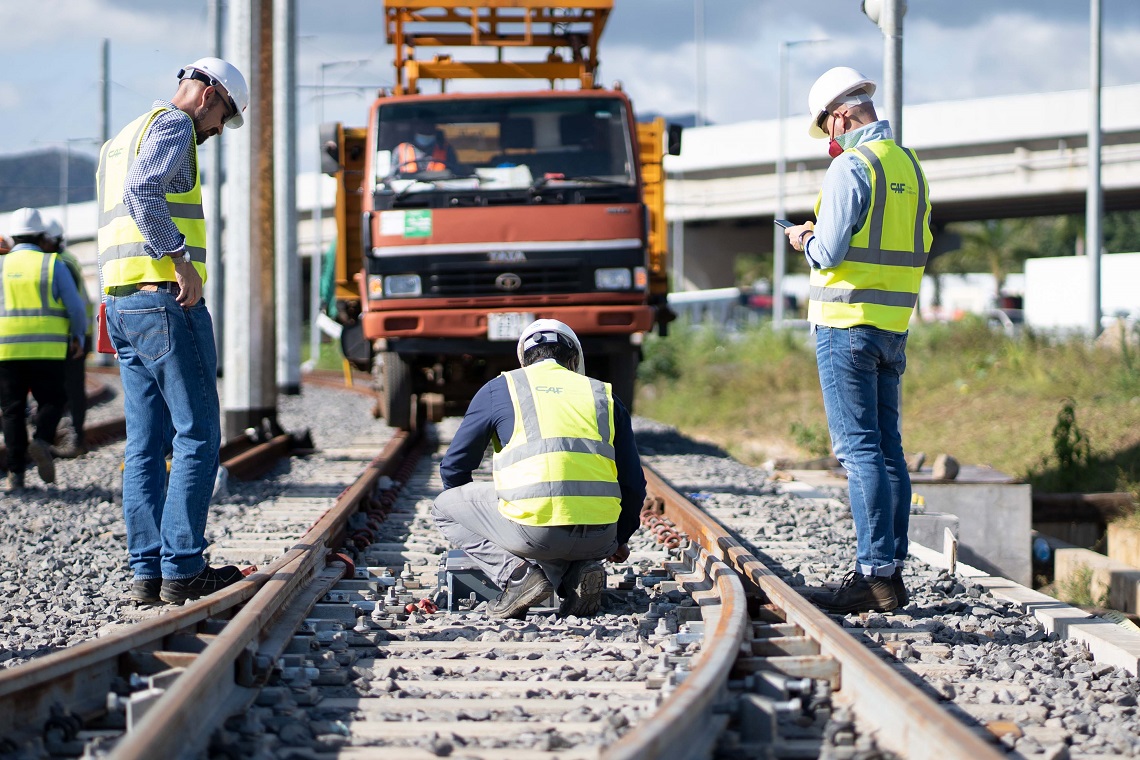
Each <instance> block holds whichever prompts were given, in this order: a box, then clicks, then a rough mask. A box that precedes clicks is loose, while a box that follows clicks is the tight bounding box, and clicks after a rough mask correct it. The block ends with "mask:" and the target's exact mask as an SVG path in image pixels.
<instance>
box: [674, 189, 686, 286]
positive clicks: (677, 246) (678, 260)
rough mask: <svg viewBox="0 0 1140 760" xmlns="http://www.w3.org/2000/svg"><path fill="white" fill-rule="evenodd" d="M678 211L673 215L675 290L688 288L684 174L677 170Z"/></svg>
mask: <svg viewBox="0 0 1140 760" xmlns="http://www.w3.org/2000/svg"><path fill="white" fill-rule="evenodd" d="M676 179H677V182H678V184H677V189H678V193H677V195H678V198H677V213H676V215H675V216H674V217H673V288H672V289H673V290H674V291H676V292H680V291H682V290H686V288H685V218H684V216H682V214H684V205H685V201H684V197H683V192H684V191H683V190H682V189H681V188H682V187H684V186H683V185H681V184H680V183H681V182H682V181H683V180H684V175H683V174H682V173H681V172H677V177H676Z"/></svg>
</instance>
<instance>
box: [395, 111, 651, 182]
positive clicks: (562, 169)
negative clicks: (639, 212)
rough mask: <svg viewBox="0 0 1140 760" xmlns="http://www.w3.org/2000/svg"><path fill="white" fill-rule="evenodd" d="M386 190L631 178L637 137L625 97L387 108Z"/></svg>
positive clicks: (618, 180)
mask: <svg viewBox="0 0 1140 760" xmlns="http://www.w3.org/2000/svg"><path fill="white" fill-rule="evenodd" d="M378 116H379V119H378V129H377V130H376V135H377V145H376V155H375V163H374V168H375V172H374V173H375V181H376V183H377V190H378V191H379V192H382V193H383V192H386V191H387V192H393V193H396V194H398V195H401V196H404V195H407V194H409V193H420V192H431V191H433V190H448V191H455V190H462V189H465V188H468V186H470V189H472V190H478V191H479V192H487V191H494V190H531V191H537V190H539V189H541V188H550V187H557V186H564V185H578V186H587V185H588V186H597V185H611V186H612V185H621V186H627V187H629V186H632V185H633V184H634V182H635V179H634V164H633V160H634V159H633V143H632V140H631V136H630V130H629V117H628V114H627V111H626V107H625V103H624V102H623V101H622V100H620V99H617V98H598V97H589V98H585V97H582V98H575V97H558V98H488V99H482V98H480V99H457V100H450V101H434V102H416V103H394V104H391V105H381V106H379V114H378Z"/></svg>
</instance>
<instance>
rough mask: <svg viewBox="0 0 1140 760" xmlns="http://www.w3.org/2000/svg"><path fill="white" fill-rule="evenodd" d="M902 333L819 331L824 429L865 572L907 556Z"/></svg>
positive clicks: (884, 569)
mask: <svg viewBox="0 0 1140 760" xmlns="http://www.w3.org/2000/svg"><path fill="white" fill-rule="evenodd" d="M906 337H907V334H906V333H894V332H887V331H886V330H880V329H878V328H875V327H870V326H859V327H851V328H837V327H823V326H819V327H818V328H817V331H816V342H815V355H816V361H817V363H818V365H819V382H820V385H821V386H822V388H823V406H824V409H825V410H826V412H827V427H828V429H829V431H830V432H831V445H832V448H833V449H834V450H835V456H836V458H837V459H839V462H840V464H842V465H843V469H845V470H846V471H847V487H848V491H849V493H850V496H851V515H852V517H853V518H854V520H855V536H856V538H857V539H858V556H857V563H858V569H859V572H861V573H863V574H864V575H890V574H891V573H893V572H894V569H895V567H896V566H902V563H903V561H904V560H905V559H906V553H907V529H908V527H909V525H910V475H909V474H908V473H907V469H906V461H905V459H904V458H903V448H902V433H901V432H900V429H899V402H900V392H901V387H902V385H901V380H902V374H903V371H904V370H905V369H906Z"/></svg>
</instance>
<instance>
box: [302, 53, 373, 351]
mask: <svg viewBox="0 0 1140 760" xmlns="http://www.w3.org/2000/svg"><path fill="white" fill-rule="evenodd" d="M369 62H370V61H369V60H368V59H359V60H354V61H324V62H322V63H321V64H320V65H319V66H318V73H319V76H318V82H319V84H318V85H317V133H318V139H317V140H316V142H318V143H319V142H320V140H319V134H320V130H321V122H323V121H324V119H325V105H324V104H325V71H327V70H328V69H331V68H333V67H335V66H362V65H364V64H366V63H369ZM318 149H319V150H323V149H324V148H323V146H320V147H319V148H318ZM313 179H314V183H313V184H314V187H315V190H314V193H315V195H316V204H315V205H314V206H313V239H314V241H315V245H316V248H315V250H314V251H313V260H312V266H311V267H310V276H311V278H312V279H311V281H310V282H309V286H310V287H309V319H310V322H309V361H308V362H307V364H308V368H309V369H316V366H317V362H318V360H319V359H320V352H321V327H320V324H319V323H318V322H317V316H318V315H319V314H320V311H321V260H322V258H323V257H324V253H325V251H324V236H323V235H322V234H321V233H322V229H321V226H322V223H323V222H324V219H323V204H324V196H323V194H322V193H321V185H322V182H321V163H320V154H319V153H318V156H317V170H316V172H314V174H313Z"/></svg>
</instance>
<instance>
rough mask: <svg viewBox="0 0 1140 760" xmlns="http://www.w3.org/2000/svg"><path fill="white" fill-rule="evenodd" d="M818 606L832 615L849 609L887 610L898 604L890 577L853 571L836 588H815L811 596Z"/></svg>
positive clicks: (860, 610) (850, 611) (859, 610)
mask: <svg viewBox="0 0 1140 760" xmlns="http://www.w3.org/2000/svg"><path fill="white" fill-rule="evenodd" d="M809 598H810V599H811V601H812V602H813V603H814V604H815V605H816V606H817V607H819V608H821V609H823V610H825V611H826V612H830V613H832V614H833V615H847V614H849V613H852V612H890V611H891V610H893V609H895V608H896V607H898V606H899V600H898V597H897V596H895V588H894V583H893V582H892V581H891V578H890V576H887V577H883V578H880V577H878V576H875V575H863V574H862V573H860V572H859V571H858V570H852V571H851V572H849V573H847V575H845V576H844V577H843V583H841V584H840V586H839V588H837V589H818V590H817V591H816V592H815V593H813V594H812V595H811V596H810V597H809Z"/></svg>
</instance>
